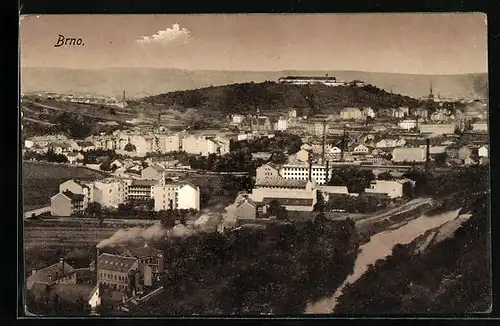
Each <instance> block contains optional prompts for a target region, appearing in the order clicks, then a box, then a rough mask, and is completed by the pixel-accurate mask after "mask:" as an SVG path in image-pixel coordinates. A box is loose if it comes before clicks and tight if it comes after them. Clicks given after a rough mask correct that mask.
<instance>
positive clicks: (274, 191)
mask: <svg viewBox="0 0 500 326" xmlns="http://www.w3.org/2000/svg"><path fill="white" fill-rule="evenodd" d="M249 198H250V199H251V200H253V201H254V202H256V203H257V205H267V204H268V203H269V202H270V201H272V200H274V199H276V200H282V202H280V203H281V204H282V205H283V206H285V207H286V209H287V210H292V211H293V210H299V211H312V210H313V207H314V205H315V204H316V200H317V191H316V184H315V182H311V181H303V180H292V179H284V178H281V179H264V180H257V181H256V183H255V186H254V188H253V189H252V193H251V194H250V196H249ZM294 200H298V201H294ZM301 200H302V201H301Z"/></svg>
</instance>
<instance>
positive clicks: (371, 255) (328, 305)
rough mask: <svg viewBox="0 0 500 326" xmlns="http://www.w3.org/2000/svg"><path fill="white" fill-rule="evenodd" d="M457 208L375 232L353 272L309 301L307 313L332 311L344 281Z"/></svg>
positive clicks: (454, 214)
mask: <svg viewBox="0 0 500 326" xmlns="http://www.w3.org/2000/svg"><path fill="white" fill-rule="evenodd" d="M459 212H460V209H457V210H454V211H449V212H445V213H442V214H438V215H434V216H425V215H422V216H420V217H418V218H416V219H414V220H412V221H410V222H408V223H407V224H405V225H403V226H401V227H400V228H398V229H394V230H387V231H384V232H381V233H377V234H375V235H373V236H372V237H371V238H370V241H369V242H367V243H365V244H364V245H362V246H360V252H359V254H358V257H357V258H356V262H355V263H354V268H353V272H352V273H351V274H350V275H349V276H348V277H347V279H346V280H345V281H344V283H342V285H340V286H339V287H338V288H337V290H336V291H335V293H334V294H333V295H331V296H329V297H325V298H323V299H320V300H319V301H316V302H312V303H309V304H308V305H307V308H306V312H305V313H306V314H328V313H332V312H334V309H335V306H336V305H337V299H338V298H339V297H340V296H341V295H342V291H343V289H344V288H345V286H346V285H348V284H352V283H354V282H356V280H358V279H359V278H360V277H361V276H362V275H363V274H364V273H365V272H366V270H367V269H368V266H369V265H373V264H375V262H376V261H377V260H379V259H384V258H385V257H387V256H389V255H391V254H392V249H393V247H394V246H395V245H396V244H408V243H410V242H412V241H413V240H415V239H416V238H418V237H419V236H420V235H422V234H424V233H425V232H426V231H428V230H430V229H433V228H436V227H439V226H441V225H443V224H445V223H447V222H449V221H452V220H454V219H455V218H457V217H458V213H459Z"/></svg>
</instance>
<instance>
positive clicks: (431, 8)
mask: <svg viewBox="0 0 500 326" xmlns="http://www.w3.org/2000/svg"><path fill="white" fill-rule="evenodd" d="M488 2H489V3H488ZM20 5H21V7H20V8H17V12H16V14H15V16H14V15H13V16H12V18H13V22H15V24H16V25H17V26H19V22H18V14H21V15H24V14H66V13H67V14H76V13H96V14H97V13H100V14H126V13H128V14H133V13H134V14H151V13H164V14H176V13H315V12H317V13H349V12H456V11H463V12H484V13H487V14H488V50H489V54H488V57H489V93H490V104H489V105H490V139H491V141H490V148H492V149H493V150H492V151H491V153H492V155H491V156H492V157H491V160H490V167H491V172H490V173H491V198H492V203H491V211H492V213H491V217H492V218H491V225H492V231H491V233H492V254H491V257H493V261H492V266H493V271H496V270H499V269H500V266H498V264H499V263H498V259H495V258H494V257H496V256H498V251H499V250H498V249H496V248H497V247H498V245H497V243H498V239H495V238H496V234H498V233H500V232H497V230H498V229H499V228H500V223H499V222H498V221H496V220H495V213H494V212H495V211H498V210H497V209H496V208H497V205H499V204H498V203H497V202H498V201H495V194H498V193H500V192H498V191H496V189H497V187H496V186H495V183H494V180H495V175H496V168H497V166H496V163H495V162H497V160H496V159H495V158H496V156H497V155H496V154H497V151H496V150H495V149H496V142H495V141H494V140H495V139H497V137H495V131H496V128H495V121H498V117H496V116H497V115H500V112H499V110H500V101H499V100H498V97H499V96H495V94H500V90H499V88H500V86H499V85H500V81H498V72H499V71H500V69H499V68H498V63H497V62H496V60H495V59H497V58H499V57H500V55H499V54H498V52H499V51H498V50H499V47H500V44H499V42H500V28H499V25H500V22H498V21H496V20H495V17H499V16H498V14H499V13H500V2H496V1H485V0H483V1H477V0H476V1H474V0H471V1H465V0H462V1H444V0H434V1H430V0H427V1H420V3H402V2H400V1H377V2H373V1H359V0H358V1H356V2H355V3H352V2H343V3H335V2H334V1H331V2H330V1H313V0H311V1H300V0H297V1H283V2H275V3H273V4H271V3H270V2H259V1H248V0H247V1H237V2H227V3H223V2H216V1H209V2H201V1H200V2H199V3H197V2H194V1H193V2H192V3H191V6H190V4H189V3H188V2H187V1H165V2H163V1H153V0H151V1H146V0H142V1H140V2H133V1H106V2H104V1H95V0H94V1H78V2H76V1H74V2H67V1H60V0H50V1H40V0H38V1H37V0H24V1H22V3H21V4H20ZM14 30H15V40H14V41H13V43H12V46H10V47H7V48H8V49H12V50H14V51H12V53H11V55H10V56H9V57H10V59H11V60H12V63H11V64H6V65H4V66H5V67H7V73H8V75H10V74H12V78H8V81H11V82H9V83H7V84H8V85H9V86H10V87H11V89H12V94H13V97H12V99H13V101H15V102H14V103H13V104H11V105H8V106H7V107H13V106H14V105H15V107H17V108H18V110H17V111H16V110H7V111H8V113H9V114H13V115H15V117H12V119H9V120H8V121H9V123H8V125H9V126H10V128H12V127H13V129H14V130H15V135H14V137H15V139H16V143H17V146H16V145H14V144H15V143H14V142H8V143H9V144H11V145H13V146H15V152H14V151H8V153H9V154H11V155H9V156H8V157H9V158H12V160H13V161H14V160H15V161H14V163H15V169H16V171H18V174H17V175H15V174H14V173H11V174H9V173H7V175H8V176H9V177H12V178H14V180H13V181H14V187H15V188H16V189H18V193H17V194H18V196H17V203H18V205H17V209H18V210H17V213H19V214H21V213H22V204H21V203H22V201H21V200H20V196H22V193H21V188H20V187H19V188H18V185H19V186H20V185H21V181H22V177H21V171H20V166H21V165H20V163H21V160H20V157H19V155H18V154H19V152H20V145H21V144H20V143H19V136H20V128H19V117H20V116H19V107H18V96H19V90H18V78H17V77H18V69H17V68H18V63H17V62H18V34H17V28H14ZM13 34H14V33H13ZM14 60H15V62H16V64H14ZM6 63H7V62H6ZM9 99H10V98H9ZM14 119H15V120H14ZM12 154H13V155H12ZM14 158H15V159H14ZM10 189H13V188H10ZM9 193H12V191H9ZM11 202H12V200H9V201H8V204H10V203H11ZM10 205H11V206H13V205H12V204H10ZM9 211H10V210H9ZM11 220H13V219H7V220H6V221H5V222H9V221H11ZM13 229H17V230H18V231H19V234H18V236H19V238H18V239H19V240H18V241H16V243H17V249H18V250H17V253H16V255H15V256H14V255H9V258H11V257H12V258H13V259H14V260H15V261H16V262H17V264H16V266H18V270H20V271H22V270H23V265H24V264H23V262H22V255H23V250H22V229H23V223H22V218H18V223H17V225H14V226H12V227H7V226H6V227H5V230H9V231H8V232H9V233H13V232H12V231H11V230H13ZM13 241H14V240H10V243H9V244H8V246H7V248H12V247H13ZM9 253H11V251H10V250H9ZM12 266H14V265H12ZM12 270H16V269H14V268H9V271H10V272H8V274H9V275H12V274H13V273H12V272H11V271H12ZM495 274H496V273H494V272H493V273H492V277H493V289H498V288H499V285H498V283H499V280H500V278H499V277H497V276H496V275H495ZM16 275H18V276H17V282H16V283H17V284H16V286H15V287H14V290H13V292H14V293H15V294H14V293H13V295H11V296H9V297H11V298H16V304H15V307H12V308H11V309H9V310H10V311H17V314H16V315H17V316H18V317H19V316H22V315H23V307H22V305H21V301H20V298H21V293H22V291H20V289H22V284H23V280H22V279H19V275H22V273H16ZM7 284H8V285H11V286H13V285H14V282H7ZM499 308H500V297H498V296H495V295H493V312H492V314H479V315H468V316H450V315H446V316H441V317H443V318H446V319H450V318H454V317H455V318H460V317H472V318H474V319H485V318H488V317H500V309H499ZM186 317H187V316H186ZM228 317H229V316H228ZM290 317H291V318H292V319H294V316H290ZM295 317H296V319H299V320H295V321H293V322H294V323H301V324H304V323H305V322H306V320H304V319H307V316H306V317H304V316H295ZM345 317H347V316H332V317H331V318H332V319H343V318H345ZM371 317H375V318H377V317H378V318H380V317H383V316H371ZM386 317H389V316H386ZM422 317H423V316H422ZM426 317H427V318H436V317H437V318H439V317H438V316H436V315H433V316H426ZM229 318H231V317H229ZM232 318H234V319H238V317H236V316H232ZM310 318H311V319H318V320H317V322H319V321H320V320H323V321H326V322H328V319H326V317H325V316H317V317H314V316H311V317H310ZM351 318H360V319H361V320H359V321H360V322H363V324H365V323H366V322H368V321H369V320H368V319H369V318H370V317H369V316H366V317H365V316H353V317H351ZM378 318H377V319H378ZM408 318H410V319H412V318H415V317H411V316H408ZM417 318H418V317H417ZM427 318H426V319H427ZM127 319H128V318H127ZM130 319H133V318H130ZM161 319H163V318H161V317H160V322H161V323H165V321H162V320H161ZM198 319H201V320H203V318H202V317H200V318H196V319H194V318H192V317H190V316H189V317H187V318H184V319H182V320H183V321H187V320H189V321H190V323H191V322H198V321H201V320H198ZM250 319H251V320H252V321H255V322H257V323H259V324H260V323H265V324H274V323H275V322H279V321H278V320H275V321H273V322H271V321H267V322H266V321H265V319H262V318H251V317H250ZM278 319H282V318H278ZM390 319H394V318H390ZM48 320H50V321H49V322H50V323H53V322H55V323H57V322H59V321H62V322H63V323H64V324H66V323H67V322H68V321H67V320H65V319H58V320H54V319H48ZM23 321H24V322H27V321H28V320H23ZM95 321H96V322H97V320H95ZM111 321H112V319H108V320H107V321H106V323H108V322H111ZM154 321H155V320H154V319H147V322H148V323H150V322H154ZM207 321H208V322H216V321H214V320H208V319H204V321H203V322H207ZM387 321H389V320H387V319H386V320H384V322H387ZM392 321H395V320H392ZM408 321H410V320H405V322H408ZM169 322H174V320H170V321H169ZM283 322H286V323H290V322H292V320H290V319H288V320H283ZM346 322H348V323H349V324H350V323H352V322H354V320H352V319H350V320H346ZM379 322H382V320H379ZM443 322H444V320H443ZM482 322H484V320H483V321H481V323H482Z"/></svg>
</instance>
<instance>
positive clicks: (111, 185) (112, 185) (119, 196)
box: [94, 178, 126, 208]
mask: <svg viewBox="0 0 500 326" xmlns="http://www.w3.org/2000/svg"><path fill="white" fill-rule="evenodd" d="M125 199H126V189H125V184H124V182H123V181H122V180H120V179H117V178H106V179H103V180H99V181H96V182H95V183H94V201H95V202H97V203H100V204H101V205H102V206H103V207H113V208H117V207H118V205H119V204H122V203H124V202H125Z"/></svg>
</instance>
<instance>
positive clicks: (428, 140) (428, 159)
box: [425, 138, 431, 167]
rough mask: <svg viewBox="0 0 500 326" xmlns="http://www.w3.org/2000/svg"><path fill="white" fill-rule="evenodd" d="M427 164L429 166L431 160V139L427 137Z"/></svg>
mask: <svg viewBox="0 0 500 326" xmlns="http://www.w3.org/2000/svg"><path fill="white" fill-rule="evenodd" d="M425 143H426V145H425V166H426V167H428V165H429V162H430V153H431V145H430V144H431V140H430V139H429V138H427V139H426V140H425Z"/></svg>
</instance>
